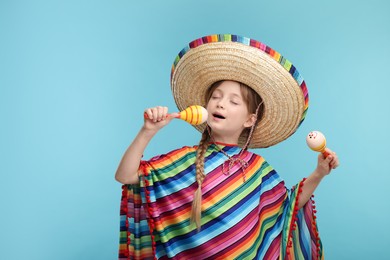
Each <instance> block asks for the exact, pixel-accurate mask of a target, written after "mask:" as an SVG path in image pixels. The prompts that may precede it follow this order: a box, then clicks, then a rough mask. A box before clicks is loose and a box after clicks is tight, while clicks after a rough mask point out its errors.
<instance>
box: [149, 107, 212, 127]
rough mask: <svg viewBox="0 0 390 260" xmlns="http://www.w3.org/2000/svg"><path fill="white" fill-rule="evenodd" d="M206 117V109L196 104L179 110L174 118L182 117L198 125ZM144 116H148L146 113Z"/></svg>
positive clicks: (204, 120)
mask: <svg viewBox="0 0 390 260" xmlns="http://www.w3.org/2000/svg"><path fill="white" fill-rule="evenodd" d="M207 117H208V113H207V110H206V109H205V108H204V107H202V106H198V105H193V106H189V107H187V108H186V109H184V110H183V111H181V112H179V115H178V116H175V118H179V119H182V120H184V121H186V122H188V123H190V124H191V125H200V124H203V123H204V122H206V120H207ZM144 118H149V117H148V115H147V114H146V113H144Z"/></svg>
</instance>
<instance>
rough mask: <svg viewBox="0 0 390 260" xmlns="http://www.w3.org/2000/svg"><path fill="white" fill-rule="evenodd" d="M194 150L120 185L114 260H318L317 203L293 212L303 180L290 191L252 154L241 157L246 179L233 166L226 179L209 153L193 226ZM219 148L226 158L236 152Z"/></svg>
mask: <svg viewBox="0 0 390 260" xmlns="http://www.w3.org/2000/svg"><path fill="white" fill-rule="evenodd" d="M196 148H197V147H196V146H195V147H183V148H180V149H177V150H174V151H172V152H170V153H168V154H165V155H160V156H157V157H154V158H152V159H151V160H149V161H142V162H141V165H140V170H141V171H142V174H141V176H140V183H139V184H137V185H123V187H122V188H123V192H122V203H121V212H120V213H121V223H120V246H119V259H322V258H323V254H322V245H321V241H320V239H319V236H318V232H317V225H316V221H315V219H316V218H315V216H314V212H315V210H314V208H315V206H314V202H313V201H312V200H309V202H308V203H306V205H305V206H304V207H303V208H302V209H300V210H298V209H297V205H298V197H299V194H300V192H301V191H302V190H301V187H302V185H304V180H303V181H301V182H300V183H299V184H298V185H297V186H295V187H294V188H293V189H291V190H290V191H289V190H287V189H286V188H285V186H284V182H283V180H282V179H281V178H280V177H279V175H278V174H277V173H276V171H275V170H274V169H272V167H271V166H270V165H269V164H268V163H267V162H266V161H265V160H264V159H263V158H262V157H261V156H259V155H256V154H254V153H252V152H249V151H245V152H243V153H242V154H241V155H240V156H241V159H243V160H245V161H246V162H247V163H248V167H246V168H245V171H243V170H242V168H241V166H240V165H239V164H237V165H234V166H233V167H232V168H231V169H230V171H229V173H226V172H225V173H224V172H222V168H223V167H222V164H224V163H226V159H227V157H226V155H224V154H223V153H222V152H220V151H219V150H218V147H216V144H211V145H210V146H209V147H208V149H207V152H206V154H205V164H204V167H205V174H206V178H205V179H204V182H203V184H202V193H203V196H202V198H203V200H202V219H201V223H202V227H201V230H200V231H198V230H197V228H196V225H195V224H193V223H191V222H190V217H191V207H192V201H193V197H194V193H195V190H196V189H197V187H198V185H197V183H196V181H195V159H196ZM219 148H222V149H223V150H224V151H225V152H226V153H227V154H229V155H230V156H234V155H236V156H238V154H239V153H240V151H241V149H240V148H239V147H237V146H229V145H221V144H219ZM225 168H226V167H225ZM244 175H245V178H243V177H244ZM244 179H245V181H244Z"/></svg>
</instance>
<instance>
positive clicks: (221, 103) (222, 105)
mask: <svg viewBox="0 0 390 260" xmlns="http://www.w3.org/2000/svg"><path fill="white" fill-rule="evenodd" d="M217 107H219V108H224V101H223V99H222V98H221V99H220V100H218V103H217Z"/></svg>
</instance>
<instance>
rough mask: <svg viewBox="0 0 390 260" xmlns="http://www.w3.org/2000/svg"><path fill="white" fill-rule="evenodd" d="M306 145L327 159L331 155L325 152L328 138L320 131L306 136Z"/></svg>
mask: <svg viewBox="0 0 390 260" xmlns="http://www.w3.org/2000/svg"><path fill="white" fill-rule="evenodd" d="M306 143H307V145H308V146H309V147H310V149H312V150H313V151H316V152H320V153H322V155H323V156H324V157H325V158H326V157H328V155H329V153H328V152H327V151H325V148H326V138H325V136H324V135H323V134H322V133H321V132H320V131H311V132H310V133H309V134H308V135H307V136H306Z"/></svg>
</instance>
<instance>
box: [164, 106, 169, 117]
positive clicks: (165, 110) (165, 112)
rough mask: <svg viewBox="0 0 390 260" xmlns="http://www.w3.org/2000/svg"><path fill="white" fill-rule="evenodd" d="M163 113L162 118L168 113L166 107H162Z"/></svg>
mask: <svg viewBox="0 0 390 260" xmlns="http://www.w3.org/2000/svg"><path fill="white" fill-rule="evenodd" d="M163 115H164V119H166V118H167V115H168V107H163Z"/></svg>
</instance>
